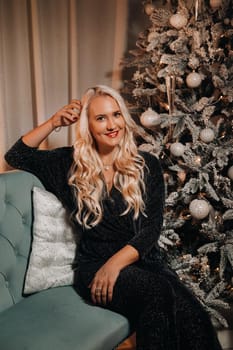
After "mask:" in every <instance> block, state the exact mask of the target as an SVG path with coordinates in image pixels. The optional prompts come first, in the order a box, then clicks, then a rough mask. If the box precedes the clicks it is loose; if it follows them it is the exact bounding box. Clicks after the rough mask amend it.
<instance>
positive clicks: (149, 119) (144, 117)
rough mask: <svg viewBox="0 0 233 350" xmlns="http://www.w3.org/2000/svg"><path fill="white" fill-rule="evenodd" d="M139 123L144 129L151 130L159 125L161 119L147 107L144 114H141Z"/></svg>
mask: <svg viewBox="0 0 233 350" xmlns="http://www.w3.org/2000/svg"><path fill="white" fill-rule="evenodd" d="M140 122H141V124H142V125H143V126H145V128H152V127H154V126H156V125H159V124H160V123H161V118H160V115H159V114H158V113H156V112H155V111H153V109H152V108H150V107H149V108H148V109H147V110H146V111H145V112H143V113H142V114H141V116H140Z"/></svg>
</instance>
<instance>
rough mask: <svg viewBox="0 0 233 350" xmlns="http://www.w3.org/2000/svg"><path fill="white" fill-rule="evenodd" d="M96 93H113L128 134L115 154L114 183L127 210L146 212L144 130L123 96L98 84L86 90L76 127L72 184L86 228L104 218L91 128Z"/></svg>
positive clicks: (99, 166) (101, 180)
mask: <svg viewBox="0 0 233 350" xmlns="http://www.w3.org/2000/svg"><path fill="white" fill-rule="evenodd" d="M97 96H110V97H112V98H113V99H114V100H115V101H116V102H117V103H118V106H119V108H120V111H121V113H122V116H123V118H124V120H125V133H124V136H123V138H122V140H121V141H120V144H119V145H118V151H117V152H116V153H115V158H114V170H115V175H114V178H113V185H114V187H115V188H116V189H118V190H119V191H120V192H121V193H122V196H123V198H124V200H125V203H126V209H125V211H123V213H122V214H121V215H125V214H127V213H128V212H130V211H131V210H133V212H134V218H137V217H138V215H139V213H140V212H142V213H144V209H145V205H144V201H143V193H144V191H145V185H144V181H143V177H144V165H145V161H144V159H143V157H142V156H141V155H140V154H139V153H138V149H137V145H136V142H135V136H136V135H140V136H142V137H143V135H144V134H145V132H144V130H143V129H142V128H141V127H139V126H138V125H137V124H136V123H135V122H134V120H133V119H132V118H131V116H130V114H129V111H128V109H127V107H126V105H125V102H124V100H123V98H122V96H121V95H120V94H119V93H118V92H117V91H115V90H114V89H112V88H110V87H107V86H104V85H97V86H96V87H93V88H90V89H88V90H87V91H86V93H85V94H84V96H83V98H82V101H81V103H82V111H81V114H80V119H79V122H78V126H77V138H76V142H75V143H74V155H73V157H74V162H73V166H72V168H71V174H70V178H69V184H70V185H71V186H73V187H74V189H75V194H76V201H77V212H76V214H75V216H76V219H77V221H78V222H79V223H80V224H81V225H83V226H84V227H85V228H87V229H88V228H91V227H93V226H95V225H97V224H98V223H99V222H100V221H101V219H102V217H103V206H102V200H103V198H104V193H106V192H105V191H104V188H105V185H104V178H103V175H102V169H103V165H102V162H101V159H100V156H99V154H98V150H97V147H96V143H95V140H94V138H93V137H92V134H91V132H90V130H89V121H88V113H89V106H90V103H91V101H92V100H93V99H94V98H95V97H97Z"/></svg>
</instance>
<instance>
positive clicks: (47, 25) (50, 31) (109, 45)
mask: <svg viewBox="0 0 233 350" xmlns="http://www.w3.org/2000/svg"><path fill="white" fill-rule="evenodd" d="M126 31H127V0H0V170H1V171H4V170H5V169H6V164H5V163H4V160H3V155H4V153H5V151H6V150H7V149H8V148H9V147H10V146H11V145H12V144H13V143H14V142H15V141H16V140H17V139H18V138H19V137H20V136H21V135H22V134H24V133H25V132H27V131H28V130H30V129H31V128H33V127H34V126H36V125H37V124H39V123H41V122H43V121H45V120H46V119H47V118H48V117H49V116H51V115H52V113H54V112H55V111H56V110H57V109H58V108H60V107H62V106H63V105H64V104H66V103H67V102H68V101H69V100H70V99H71V98H79V97H80V96H81V94H82V93H83V92H84V91H85V90H86V88H88V87H89V86H92V85H95V84H106V85H109V86H113V87H115V88H119V87H120V85H121V70H120V65H119V63H120V60H121V58H122V57H123V54H124V50H125V47H126V42H125V41H126ZM73 140H74V130H73V129H71V128H63V129H62V130H61V131H60V132H59V133H53V134H52V135H51V136H50V137H49V140H48V144H47V145H46V147H49V148H50V147H57V146H61V145H68V144H71V143H72V142H73Z"/></svg>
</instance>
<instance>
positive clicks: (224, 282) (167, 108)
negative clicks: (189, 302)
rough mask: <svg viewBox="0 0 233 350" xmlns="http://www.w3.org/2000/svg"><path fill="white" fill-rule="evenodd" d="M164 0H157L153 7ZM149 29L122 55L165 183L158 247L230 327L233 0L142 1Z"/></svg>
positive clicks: (136, 111)
mask: <svg viewBox="0 0 233 350" xmlns="http://www.w3.org/2000/svg"><path fill="white" fill-rule="evenodd" d="M155 3H156V4H155ZM142 6H143V9H144V11H145V16H146V15H147V16H148V18H149V26H148V28H146V29H145V31H144V32H142V33H140V34H139V36H138V39H137V42H136V47H135V49H133V50H131V51H129V53H128V54H127V57H126V58H125V59H124V60H123V66H124V70H125V71H126V70H128V71H130V72H131V73H130V74H132V76H131V78H130V79H129V80H126V81H125V82H124V85H123V91H122V93H123V95H124V97H125V99H126V100H127V102H128V104H129V108H130V110H131V113H132V115H133V116H134V117H135V119H136V121H138V123H140V124H141V125H142V126H143V127H144V128H145V130H146V131H147V132H148V133H149V134H150V137H151V138H152V139H153V140H152V142H151V143H142V144H141V145H140V149H142V150H146V151H149V152H152V153H155V154H156V155H157V156H158V157H159V158H160V160H161V164H162V167H163V171H164V178H165V185H166V204H165V214H164V226H163V230H162V234H161V238H160V241H159V244H160V246H161V248H162V250H163V251H165V252H166V254H165V255H166V257H167V259H168V263H169V264H170V265H171V267H172V268H173V269H174V270H175V271H176V272H177V274H178V275H179V277H180V279H181V280H183V281H184V283H185V284H187V285H188V287H189V288H191V289H192V290H193V292H194V293H195V294H196V295H197V297H198V298H199V300H200V301H201V302H202V304H203V305H204V306H205V308H206V309H207V310H208V312H209V313H210V314H211V316H212V319H213V322H215V324H218V325H219V324H220V325H222V326H224V327H227V319H226V318H225V316H224V312H223V311H224V310H225V309H227V308H228V306H229V304H230V303H231V302H232V298H233V191H232V182H233V138H232V131H233V14H232V9H233V1H232V0H193V1H189V0H186V1H182V0H177V1H173V0H167V1H163V3H162V2H161V4H160V6H158V1H154V3H153V1H144V2H143V3H142Z"/></svg>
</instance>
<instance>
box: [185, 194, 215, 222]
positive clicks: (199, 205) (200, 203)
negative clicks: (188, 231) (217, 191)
mask: <svg viewBox="0 0 233 350" xmlns="http://www.w3.org/2000/svg"><path fill="white" fill-rule="evenodd" d="M189 211H190V214H191V215H192V217H193V218H195V219H198V220H201V219H204V218H205V217H206V216H208V215H209V212H210V206H209V204H208V203H207V202H206V201H205V200H204V199H194V200H193V201H192V202H191V203H190V204H189Z"/></svg>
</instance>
